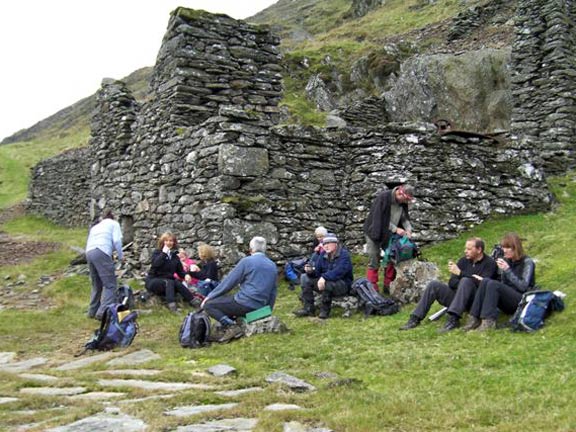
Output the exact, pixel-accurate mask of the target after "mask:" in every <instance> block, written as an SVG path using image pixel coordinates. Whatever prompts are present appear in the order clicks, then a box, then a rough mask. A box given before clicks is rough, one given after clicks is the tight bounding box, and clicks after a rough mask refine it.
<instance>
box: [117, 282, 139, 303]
mask: <svg viewBox="0 0 576 432" xmlns="http://www.w3.org/2000/svg"><path fill="white" fill-rule="evenodd" d="M116 296H117V298H118V303H120V304H123V305H125V306H127V307H128V309H134V307H135V306H136V299H135V297H134V292H132V288H130V286H128V285H126V284H124V285H120V286H119V287H118V291H117V292H116Z"/></svg>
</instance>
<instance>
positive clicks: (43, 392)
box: [20, 387, 86, 396]
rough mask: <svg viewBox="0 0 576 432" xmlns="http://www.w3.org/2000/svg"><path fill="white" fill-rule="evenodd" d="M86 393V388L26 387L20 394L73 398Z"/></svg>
mask: <svg viewBox="0 0 576 432" xmlns="http://www.w3.org/2000/svg"><path fill="white" fill-rule="evenodd" d="M85 391H86V388H85V387H25V388H22V389H20V393H23V394H31V395H39V396H71V395H76V394H80V393H84V392H85Z"/></svg>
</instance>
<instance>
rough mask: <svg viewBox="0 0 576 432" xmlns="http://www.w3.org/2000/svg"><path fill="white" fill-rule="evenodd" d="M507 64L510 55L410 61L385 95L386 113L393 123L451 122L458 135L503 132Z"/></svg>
mask: <svg viewBox="0 0 576 432" xmlns="http://www.w3.org/2000/svg"><path fill="white" fill-rule="evenodd" d="M509 65H510V51H509V50H494V49H486V50H480V51H475V52H467V53H464V54H461V55H457V56H454V55H448V54H439V55H432V56H415V57H413V58H412V59H410V60H408V61H406V62H405V63H403V64H402V67H401V70H400V73H399V76H398V78H397V79H396V80H395V81H393V82H392V84H391V89H390V90H389V91H386V92H384V98H385V99H386V111H387V112H388V113H389V115H390V118H391V120H392V121H427V122H432V121H434V120H436V119H450V120H451V121H452V122H453V125H454V126H455V127H456V128H458V129H463V130H473V131H476V132H493V131H496V130H508V129H509V127H510V116H511V110H512V99H511V94H510V69H509Z"/></svg>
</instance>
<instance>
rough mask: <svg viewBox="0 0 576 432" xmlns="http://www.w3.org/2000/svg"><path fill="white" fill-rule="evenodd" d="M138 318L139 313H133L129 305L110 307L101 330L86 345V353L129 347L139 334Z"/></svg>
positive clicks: (104, 316)
mask: <svg viewBox="0 0 576 432" xmlns="http://www.w3.org/2000/svg"><path fill="white" fill-rule="evenodd" d="M136 318H138V312H136V311H131V310H130V309H129V308H128V306H127V305H124V304H118V303H117V304H112V305H110V306H108V307H107V308H106V309H105V310H104V313H103V314H102V321H101V322H100V328H99V329H97V330H96V331H95V332H94V336H93V337H92V339H91V340H90V341H89V342H88V343H87V344H86V345H84V352H86V351H88V350H93V351H110V350H112V349H114V348H125V347H127V346H129V345H130V344H131V343H132V341H133V340H134V338H135V337H136V335H137V334H138V323H137V322H136ZM84 352H83V353H84ZM83 353H81V354H83ZM79 355H80V354H79Z"/></svg>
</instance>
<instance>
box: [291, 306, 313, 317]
mask: <svg viewBox="0 0 576 432" xmlns="http://www.w3.org/2000/svg"><path fill="white" fill-rule="evenodd" d="M315 313H316V311H315V310H314V307H310V306H304V307H303V308H302V309H298V310H296V311H294V312H293V314H294V315H296V316H297V317H299V318H301V317H312V316H314V315H315Z"/></svg>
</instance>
